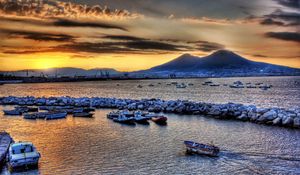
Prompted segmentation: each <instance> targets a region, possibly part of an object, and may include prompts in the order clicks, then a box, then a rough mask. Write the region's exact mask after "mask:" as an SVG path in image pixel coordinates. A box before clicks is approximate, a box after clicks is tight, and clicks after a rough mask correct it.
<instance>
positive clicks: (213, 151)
mask: <svg viewBox="0 0 300 175" xmlns="http://www.w3.org/2000/svg"><path fill="white" fill-rule="evenodd" d="M184 144H185V146H186V151H187V153H196V154H202V155H207V156H218V154H219V152H220V149H219V148H218V147H216V146H214V145H213V144H202V143H197V142H193V141H184Z"/></svg>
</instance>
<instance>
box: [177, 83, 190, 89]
mask: <svg viewBox="0 0 300 175" xmlns="http://www.w3.org/2000/svg"><path fill="white" fill-rule="evenodd" d="M186 87H187V86H186V85H185V84H184V83H181V84H177V85H176V88H186Z"/></svg>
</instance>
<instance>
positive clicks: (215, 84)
mask: <svg viewBox="0 0 300 175" xmlns="http://www.w3.org/2000/svg"><path fill="white" fill-rule="evenodd" d="M209 86H212V87H214V86H220V84H217V83H214V84H210V85H209Z"/></svg>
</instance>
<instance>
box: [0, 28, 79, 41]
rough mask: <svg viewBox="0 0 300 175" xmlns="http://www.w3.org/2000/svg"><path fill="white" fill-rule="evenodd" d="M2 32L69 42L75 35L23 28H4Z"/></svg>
mask: <svg viewBox="0 0 300 175" xmlns="http://www.w3.org/2000/svg"><path fill="white" fill-rule="evenodd" d="M0 31H1V32H3V33H7V34H8V37H16V38H18V37H19V38H24V39H30V40H36V41H57V42H69V41H73V40H74V39H75V37H73V36H71V35H66V34H53V33H42V32H34V31H22V30H4V29H2V30H1V29H0Z"/></svg>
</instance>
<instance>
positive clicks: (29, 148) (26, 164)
mask: <svg viewBox="0 0 300 175" xmlns="http://www.w3.org/2000/svg"><path fill="white" fill-rule="evenodd" d="M7 157H8V167H9V169H10V170H11V171H13V170H16V169H19V168H26V169H28V168H36V167H37V166H38V162H39V159H40V157H41V155H40V153H39V152H38V151H37V150H36V148H35V146H34V145H33V144H32V143H31V142H18V143H13V144H11V145H10V147H9V151H8V156H7Z"/></svg>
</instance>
